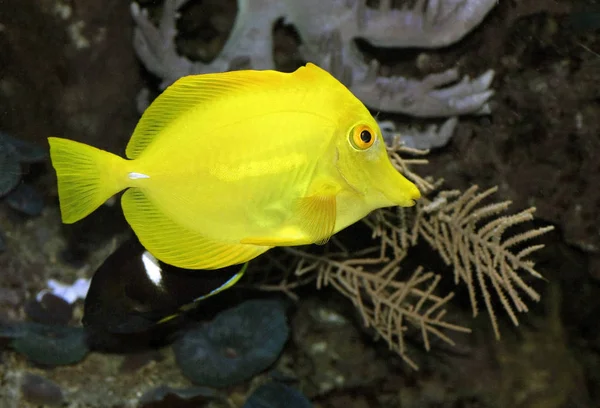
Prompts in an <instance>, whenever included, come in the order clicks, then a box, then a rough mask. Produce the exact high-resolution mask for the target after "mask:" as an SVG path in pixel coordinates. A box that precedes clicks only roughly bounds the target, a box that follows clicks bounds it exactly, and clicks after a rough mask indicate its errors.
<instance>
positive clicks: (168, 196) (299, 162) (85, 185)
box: [49, 64, 420, 269]
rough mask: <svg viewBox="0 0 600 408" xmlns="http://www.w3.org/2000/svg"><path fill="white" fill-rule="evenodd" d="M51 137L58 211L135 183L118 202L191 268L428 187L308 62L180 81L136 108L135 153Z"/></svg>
mask: <svg viewBox="0 0 600 408" xmlns="http://www.w3.org/2000/svg"><path fill="white" fill-rule="evenodd" d="M364 131H367V133H363V132H364ZM363 134H364V135H365V136H364V138H365V140H368V142H364V141H363V140H362V139H361V137H363V136H361V135H363ZM369 134H371V135H372V138H369V137H368V135H369ZM49 142H50V154H51V159H52V163H53V165H54V167H55V169H56V172H57V176H58V187H59V198H60V204H61V212H62V217H63V222H65V223H71V222H75V221H77V220H79V219H81V218H83V217H85V216H87V215H88V214H89V213H90V212H92V211H94V210H95V209H96V208H97V207H98V206H99V205H101V204H102V203H103V202H104V201H105V200H106V199H108V198H109V197H110V196H111V195H113V194H115V193H117V192H118V191H121V190H123V189H127V191H126V192H125V194H124V195H123V198H122V205H123V210H124V213H125V217H126V219H127V221H128V222H129V224H130V225H131V227H132V228H133V230H134V232H135V233H136V234H137V236H138V238H139V239H140V241H141V243H142V244H143V245H144V246H145V247H146V248H147V249H148V251H150V252H151V253H152V254H153V255H154V256H155V257H157V258H158V259H160V260H162V261H163V262H166V263H169V264H172V265H175V266H179V267H183V268H190V269H214V268H221V267H225V266H228V265H231V264H235V263H242V262H245V261H248V260H249V259H252V258H254V257H256V256H258V255H259V254H261V253H263V252H265V251H266V250H268V249H269V248H271V247H273V246H284V245H302V244H310V243H315V242H324V241H326V240H327V239H328V238H329V237H330V236H331V235H332V234H334V233H336V232H338V231H339V230H341V229H343V228H345V227H347V226H348V225H350V224H353V223H354V222H356V221H358V220H359V219H361V218H362V217H364V216H365V215H367V214H368V213H369V212H370V211H372V210H374V209H376V208H380V207H386V206H393V205H402V206H409V205H413V203H414V200H415V199H417V198H419V196H420V195H419V191H418V189H417V188H416V187H415V186H414V184H412V183H411V182H409V181H408V180H406V179H405V178H404V177H403V176H402V175H401V174H400V173H398V172H397V171H396V170H395V169H394V167H393V166H392V164H391V162H390V160H389V158H388V156H387V152H386V150H385V144H384V141H383V139H382V137H381V131H380V130H379V127H378V125H377V122H376V121H375V120H374V118H373V117H372V116H371V114H370V113H369V111H368V110H367V108H366V107H365V106H364V105H363V104H362V103H361V102H360V101H359V100H358V99H357V98H356V97H354V95H352V93H351V92H350V91H349V90H348V89H347V88H346V87H344V86H343V85H342V84H341V83H340V82H338V81H337V80H336V79H335V78H334V77H332V76H331V75H330V74H328V73H327V72H326V71H324V70H322V69H320V68H318V67H317V66H315V65H313V64H308V65H307V66H306V67H302V68H299V69H298V70H297V71H295V72H293V73H291V74H288V73H280V72H276V71H233V72H226V73H216V74H205V75H196V76H188V77H184V78H182V79H180V80H178V81H177V82H175V83H174V84H173V85H172V86H170V87H169V88H167V90H165V92H164V93H163V94H161V95H160V96H159V97H158V98H157V99H156V100H155V101H154V102H153V104H152V105H151V106H150V107H149V108H148V109H147V110H146V112H145V113H144V115H143V116H142V118H141V120H140V122H139V123H138V125H137V127H136V129H135V131H134V134H133V135H132V138H131V140H130V142H129V144H128V146H127V150H126V155H127V158H128V159H130V160H125V159H122V158H120V157H118V156H115V155H113V154H110V153H107V152H104V151H101V150H98V149H95V148H93V147H90V146H87V145H84V144H81V143H77V142H74V141H70V140H66V139H60V138H49Z"/></svg>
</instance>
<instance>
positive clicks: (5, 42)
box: [0, 0, 600, 408]
mask: <svg viewBox="0 0 600 408" xmlns="http://www.w3.org/2000/svg"><path fill="white" fill-rule="evenodd" d="M141 3H142V5H144V6H153V4H152V2H151V1H144V2H141ZM159 5H160V4H156V5H154V6H156V7H155V9H158V6H159ZM151 10H152V8H151ZM235 12H236V7H235V1H233V0H227V1H225V0H222V1H217V0H203V1H201V0H198V1H194V2H192V4H190V6H189V7H187V8H186V11H185V12H184V14H183V16H182V18H181V20H180V25H181V27H180V34H179V37H178V39H177V44H178V47H179V51H180V52H181V53H182V54H184V55H186V56H188V57H189V58H191V59H195V60H204V61H209V60H210V59H211V58H213V57H214V56H215V55H216V54H217V53H218V52H219V50H220V48H221V47H222V46H223V44H224V42H225V40H226V38H227V34H228V32H229V30H230V29H231V26H232V24H233V21H234V17H235ZM132 33H133V22H132V19H131V15H130V9H129V3H128V2H127V1H123V0H106V1H102V2H99V1H94V0H70V1H68V0H62V1H58V0H0V131H2V132H5V133H7V134H9V135H11V136H13V137H17V138H19V139H21V140H23V141H27V142H30V143H33V144H34V145H37V146H39V147H42V148H45V146H46V138H47V137H48V136H50V135H60V136H63V137H67V138H75V139H78V140H83V141H85V142H87V143H90V144H93V145H95V146H97V147H100V148H103V149H108V150H110V151H113V152H117V153H122V152H123V150H124V147H125V145H126V142H127V140H128V138H129V136H130V134H131V131H132V130H133V128H134V126H135V124H136V122H137V119H138V113H137V109H136V98H137V95H138V92H139V91H140V90H141V89H142V88H143V87H144V86H150V87H151V88H152V87H153V86H154V87H156V85H157V79H156V78H154V77H153V76H152V75H151V74H149V73H148V72H147V71H145V70H144V69H143V67H142V66H141V64H140V63H139V62H138V60H137V59H136V56H135V53H134V51H133V48H132ZM297 47H298V38H297V37H296V36H295V35H294V32H293V30H292V29H291V28H289V27H286V26H284V25H282V24H279V25H277V26H276V27H275V44H274V52H275V60H276V62H277V64H278V65H279V67H281V68H282V69H288V70H289V69H292V68H293V67H294V64H295V63H297V54H295V50H296V49H297ZM366 51H367V52H372V53H373V54H374V55H377V56H378V57H381V59H383V60H384V64H385V65H387V66H389V67H390V71H391V72H402V73H403V74H407V75H413V76H423V75H426V74H429V73H432V72H438V71H441V70H443V69H447V68H452V67H455V66H458V67H459V68H460V70H461V72H463V73H467V74H471V75H472V76H476V75H478V74H479V73H481V72H483V71H485V70H487V69H490V68H491V69H493V70H494V71H495V73H496V75H495V79H494V82H493V85H492V87H493V89H494V90H495V92H496V93H495V95H494V97H493V98H492V100H491V107H492V114H491V115H485V116H476V117H469V116H467V117H463V118H461V121H460V123H459V125H458V127H457V129H456V132H455V135H454V136H453V137H452V139H451V141H450V143H449V144H448V145H447V146H445V147H443V148H440V149H437V150H434V151H433V152H432V153H431V154H430V155H429V156H428V158H429V160H430V163H429V164H428V165H427V166H426V167H425V168H419V172H420V173H421V174H432V175H434V176H436V177H441V178H444V179H445V183H446V185H447V186H451V187H452V188H458V189H462V190H464V189H466V188H467V187H468V186H470V185H472V184H478V185H480V186H481V187H482V188H483V187H490V186H494V185H498V186H499V187H500V190H499V197H498V198H502V199H510V200H513V202H514V207H513V210H518V209H522V208H526V207H529V206H531V205H534V206H536V207H537V209H538V211H537V213H536V215H537V217H538V222H539V223H540V225H543V224H548V223H550V224H553V225H555V226H556V229H555V231H554V232H552V233H550V234H547V235H546V236H545V237H544V239H543V241H544V243H545V244H547V247H546V249H545V250H544V251H543V252H541V253H540V254H539V255H538V257H537V260H538V267H539V270H540V271H541V272H542V273H543V275H544V276H545V278H546V279H547V282H545V283H544V284H543V285H541V286H540V289H541V290H542V301H541V302H540V303H539V304H537V305H533V307H532V310H531V311H530V312H529V313H528V314H527V315H523V316H521V326H520V327H517V328H512V327H511V326H510V323H509V322H507V321H506V322H501V325H502V333H503V337H502V339H501V340H500V341H496V340H495V339H494V338H493V333H492V331H491V328H490V325H489V323H488V322H487V320H486V319H485V317H481V318H477V319H475V320H472V319H470V317H469V311H468V308H467V307H465V308H464V310H462V309H461V298H460V297H461V296H462V295H465V294H464V293H461V291H460V290H459V291H458V293H457V295H458V301H457V304H458V307H457V310H456V312H455V313H456V315H457V319H458V320H459V321H460V322H461V323H464V324H465V325H467V326H470V327H472V329H473V333H472V334H471V335H469V336H465V337H464V338H461V343H460V344H459V345H458V346H457V347H456V348H453V349H447V348H440V349H435V350H434V351H433V352H430V353H428V354H426V353H423V355H420V356H419V363H420V365H421V368H420V370H419V371H413V370H411V369H410V368H409V367H406V365H404V364H403V363H402V361H401V359H400V358H398V357H397V356H394V355H393V354H391V353H390V352H389V351H387V349H386V347H385V345H384V344H383V343H382V342H376V341H373V340H372V338H371V336H370V333H369V332H365V331H364V330H362V328H361V325H360V321H359V320H358V319H356V316H355V314H354V312H353V308H352V306H351V305H349V304H347V302H346V301H344V300H343V299H341V298H340V297H338V296H336V294H335V293H334V292H333V291H331V290H330V289H326V290H323V291H320V292H317V291H315V290H313V289H304V290H303V291H301V293H300V295H301V296H300V301H299V303H298V305H297V307H296V309H295V311H294V313H293V314H291V315H290V333H291V334H290V340H289V341H288V343H287V346H286V348H285V350H284V352H283V355H282V356H281V358H280V359H279V361H278V362H277V369H278V370H279V371H280V372H283V373H286V375H290V376H293V377H295V378H296V379H297V382H296V386H297V387H298V388H299V389H301V390H302V391H303V393H304V394H305V395H307V396H308V397H309V398H310V399H311V400H312V401H313V404H314V405H315V406H319V407H353V408H354V407H357V408H359V407H360V408H362V407H524V408H525V407H540V408H542V407H543V408H546V407H548V408H553V407H557V408H558V407H596V406H600V402H599V401H600V391H599V390H600V335H599V333H600V330H599V329H600V324H599V323H598V312H600V229H599V227H598V225H600V190H599V189H598V187H597V186H598V185H600V161H599V160H598V157H599V156H600V87H599V86H598V84H599V80H600V4H597V3H596V2H594V1H587V2H583V1H580V2H572V1H567V0H563V1H559V0H540V1H528V0H515V1H504V0H503V1H500V4H499V5H498V6H497V7H496V8H495V9H494V10H493V11H492V12H491V13H490V14H489V16H488V17H487V18H486V19H485V20H484V21H483V23H482V24H481V25H480V26H479V27H478V28H477V29H475V30H474V31H473V32H471V33H470V34H469V35H468V36H466V37H465V38H464V39H463V40H462V41H460V42H458V43H457V44H455V45H453V46H450V47H446V48H443V49H436V50H415V49H409V50H400V49H398V50H394V51H393V52H388V53H387V54H385V55H383V56H380V55H378V54H377V50H375V49H369V48H368V47H367V50H366ZM393 118H394V119H395V120H396V121H405V122H406V123H407V124H408V123H410V124H412V125H417V126H418V125H420V124H423V123H424V122H422V121H421V120H419V119H414V118H409V117H402V116H398V115H394V116H393ZM0 164H1V163H0ZM23 170H24V175H23V180H24V182H26V183H29V184H30V185H32V186H35V187H36V188H37V191H39V192H40V196H41V197H42V198H41V200H42V201H43V204H44V209H43V210H42V211H41V213H40V214H39V215H37V216H33V217H32V216H28V215H24V214H23V212H19V211H16V210H15V209H14V208H13V207H14V206H10V205H8V204H7V203H5V202H0V230H1V233H2V234H3V237H4V238H2V240H1V241H2V242H3V245H4V246H5V250H4V252H3V253H1V254H0V318H1V319H3V320H16V319H24V318H25V316H26V307H27V305H28V304H30V302H31V301H32V300H33V299H34V297H35V295H36V293H38V292H39V290H41V289H42V288H44V287H45V286H46V281H47V280H48V279H50V278H54V279H58V280H60V281H63V282H73V281H74V280H75V278H77V277H89V276H91V274H92V273H93V271H94V270H95V268H96V267H97V266H98V265H99V264H100V263H101V262H102V260H103V259H104V258H105V257H106V255H107V254H108V253H109V252H111V251H112V250H114V248H115V246H116V245H117V242H118V241H119V238H118V237H120V236H121V235H122V233H123V232H124V231H125V224H124V222H123V219H122V216H121V215H120V209H119V208H118V206H116V207H105V208H103V209H102V210H101V211H99V212H98V213H97V214H95V215H94V216H93V217H89V219H86V221H85V222H82V223H80V224H78V225H76V226H70V227H66V226H62V225H61V224H60V219H59V215H58V208H57V196H56V189H55V179H54V175H53V172H52V171H51V166H50V164H49V162H47V161H45V162H41V163H39V162H38V163H34V164H27V165H24V167H23ZM37 199H40V198H39V197H38V198H37ZM27 203H28V202H26V203H25V204H26V205H27ZM106 220H111V222H108V223H107V222H105V221H106ZM448 285H449V286H451V282H450V283H449V284H448ZM464 303H465V304H466V302H464ZM48 308H50V309H52V308H55V306H48ZM57 313H58V312H56V311H53V312H52V315H53V316H55V315H56V314H57ZM65 313H66V314H67V318H66V319H67V320H68V321H70V322H71V323H73V324H77V323H78V319H79V318H80V317H81V306H80V304H78V303H76V304H75V308H74V310H70V309H69V310H68V311H67V312H65ZM71 314H72V316H71ZM42 320H43V319H42ZM257 381H260V379H259V378H258V377H257V378H256V379H254V380H252V381H249V382H247V383H244V384H243V385H239V386H233V387H229V388H226V389H224V390H220V391H219V397H218V398H217V397H215V396H214V395H212V394H211V395H210V396H206V395H201V394H198V393H197V394H195V395H193V396H191V397H190V395H186V396H184V397H181V396H175V395H171V396H169V397H168V398H165V399H163V400H162V402H156V401H147V402H139V398H140V396H142V395H143V394H145V393H146V392H148V391H149V390H152V389H154V388H156V387H158V386H160V385H168V386H171V387H184V388H185V387H189V386H190V383H189V381H188V380H187V379H186V378H185V377H183V376H182V374H181V373H180V371H179V369H178V368H177V367H176V365H175V361H174V357H173V355H172V353H171V351H170V350H169V349H168V348H162V349H158V350H151V351H144V352H139V353H135V354H127V355H123V354H105V353H92V354H90V355H88V357H87V358H86V359H85V360H84V361H82V362H81V363H78V364H75V365H71V366H64V367H56V368H44V367H39V366H36V365H34V364H31V363H29V362H28V361H27V359H26V358H25V357H24V356H22V355H20V354H17V353H15V352H14V351H12V350H11V349H10V348H6V349H4V350H3V351H2V354H1V363H0V405H1V406H6V407H13V406H14V407H17V406H18V407H26V406H39V405H41V404H49V405H52V404H55V405H57V406H69V407H87V406H90V407H125V406H144V407H149V406H165V407H166V406H172V407H179V406H181V407H186V406H203V404H205V403H206V404H210V405H212V406H242V404H243V403H244V401H245V399H246V396H247V394H248V392H249V389H251V388H252V387H253V384H255V383H256V382H257ZM167 394H168V393H167ZM157 399H160V398H157ZM28 404H30V405H28ZM161 404H162V405H161Z"/></svg>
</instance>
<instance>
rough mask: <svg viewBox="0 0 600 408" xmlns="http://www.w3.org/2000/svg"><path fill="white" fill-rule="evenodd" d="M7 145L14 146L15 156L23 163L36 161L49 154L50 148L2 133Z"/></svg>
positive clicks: (0, 138) (1, 137)
mask: <svg viewBox="0 0 600 408" xmlns="http://www.w3.org/2000/svg"><path fill="white" fill-rule="evenodd" d="M0 140H2V141H3V142H4V143H5V145H7V146H10V147H12V149H13V151H14V152H15V156H16V157H17V158H18V160H19V162H21V163H27V164H28V163H36V162H40V161H42V160H44V159H45V158H46V157H47V156H48V150H47V149H45V148H43V147H41V146H38V145H36V144H33V143H30V142H26V141H24V140H21V139H17V138H14V137H12V136H9V135H7V134H6V133H2V134H1V136H0Z"/></svg>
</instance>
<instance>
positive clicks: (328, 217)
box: [240, 194, 336, 247]
mask: <svg viewBox="0 0 600 408" xmlns="http://www.w3.org/2000/svg"><path fill="white" fill-rule="evenodd" d="M335 220H336V196H335V195H332V194H329V195H313V196H310V197H302V198H300V199H298V201H297V204H296V210H295V212H294V215H293V216H292V217H291V219H290V220H289V221H288V222H287V224H288V226H284V227H282V229H281V230H280V231H278V234H277V236H272V237H250V238H245V239H243V240H242V241H241V242H240V243H241V244H250V245H260V246H269V247H273V246H291V245H306V244H312V243H315V244H319V245H321V244H325V243H326V242H327V241H328V240H329V238H330V237H331V236H332V235H333V232H334V229H335Z"/></svg>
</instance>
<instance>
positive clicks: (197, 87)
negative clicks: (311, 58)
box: [125, 63, 327, 159]
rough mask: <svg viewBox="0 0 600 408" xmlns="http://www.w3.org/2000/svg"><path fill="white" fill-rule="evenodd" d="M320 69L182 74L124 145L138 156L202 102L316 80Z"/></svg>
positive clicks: (161, 96) (159, 97) (130, 155)
mask: <svg viewBox="0 0 600 408" xmlns="http://www.w3.org/2000/svg"><path fill="white" fill-rule="evenodd" d="M323 73H327V71H324V70H323V69H321V68H319V67H317V66H316V65H314V64H310V63H309V64H307V66H306V67H301V68H299V69H298V70H296V71H295V72H293V73H291V74H289V73H283V72H278V71H273V70H264V71H255V70H243V71H230V72H221V73H212V74H200V75H189V76H185V77H182V78H180V79H178V80H177V81H176V82H175V83H173V84H172V85H171V86H169V87H168V88H167V89H165V91H164V92H163V93H162V94H161V95H159V96H158V97H157V98H156V99H155V100H154V102H152V104H151V105H150V106H149V107H148V109H146V111H145V112H144V114H143V115H142V118H141V119H140V121H139V122H138V124H137V126H136V128H135V130H134V132H133V135H132V136H131V140H130V141H129V144H128V145H127V150H126V152H125V153H126V155H127V158H129V159H136V158H138V157H139V156H140V154H141V153H142V152H143V151H144V150H145V149H146V148H147V147H148V146H149V145H150V144H151V143H152V142H154V141H155V140H156V139H157V137H158V136H159V135H160V133H161V130H163V129H164V128H165V127H167V126H168V125H169V124H170V123H171V122H173V121H174V120H176V119H177V118H179V117H180V116H181V115H182V114H184V113H186V112H188V111H189V110H191V109H195V108H197V107H198V106H200V105H202V104H203V103H206V102H208V101H214V100H216V99H218V98H221V97H224V96H231V95H233V94H235V93H236V92H248V91H250V92H252V91H255V90H256V89H261V90H264V89H266V88H268V87H270V88H273V87H279V86H282V85H284V84H286V83H287V81H289V80H290V79H295V80H300V81H311V80H318V79H319V78H318V77H319V76H321V78H322V74H323Z"/></svg>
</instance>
